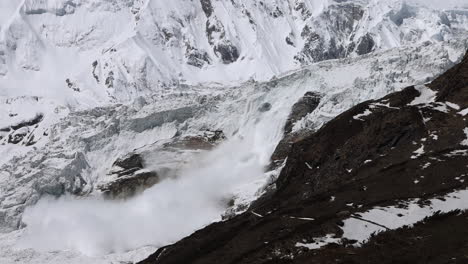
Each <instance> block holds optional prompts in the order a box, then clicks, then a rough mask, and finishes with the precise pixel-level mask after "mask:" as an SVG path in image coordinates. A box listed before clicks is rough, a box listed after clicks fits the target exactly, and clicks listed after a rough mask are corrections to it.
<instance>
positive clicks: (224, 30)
mask: <svg viewBox="0 0 468 264" xmlns="http://www.w3.org/2000/svg"><path fill="white" fill-rule="evenodd" d="M412 2H414V3H412ZM1 5H2V6H0V9H4V10H5V11H2V23H1V34H0V76H2V79H1V81H0V87H1V88H2V89H1V93H0V95H3V96H5V95H8V96H20V95H25V94H28V95H36V96H44V97H50V96H56V97H59V98H60V99H61V100H63V102H64V103H66V104H69V105H71V106H76V105H81V104H84V105H95V104H96V103H98V102H108V101H113V102H128V101H131V100H133V99H135V98H136V97H138V96H140V95H154V94H164V93H165V92H167V90H171V89H173V87H175V86H183V85H185V84H197V83H206V82H219V83H222V84H226V83H227V82H235V83H238V82H241V81H247V80H249V79H254V80H261V81H265V80H268V79H270V78H271V77H273V76H275V75H279V74H282V73H284V72H287V71H290V70H295V69H298V68H299V67H300V66H301V65H304V64H309V63H312V62H317V61H322V60H327V59H337V58H344V57H355V56H357V55H361V54H366V53H369V52H371V51H377V50H385V49H389V48H395V47H401V46H404V45H417V44H420V43H423V42H425V41H434V42H441V41H449V40H451V39H453V38H454V37H455V36H460V35H462V34H463V31H465V30H466V28H467V27H468V26H467V25H468V19H467V16H466V11H460V8H458V9H455V10H451V9H449V10H434V9H431V8H430V7H421V6H419V7H418V5H419V4H418V2H417V1H402V0H391V1H388V0H387V1H379V0H359V1H333V0H288V1H278V0H267V1H265V0H262V1H258V0H253V1H241V0H233V1H213V0H200V1H198V0H197V1H192V0H174V1H160V0H159V1H158V0H151V1H150V0H113V1H110V0H105V1H101V0H99V1H96V0H53V1H52V0H25V1H2V4H1ZM51 76H53V78H51Z"/></svg>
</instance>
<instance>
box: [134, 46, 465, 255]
mask: <svg viewBox="0 0 468 264" xmlns="http://www.w3.org/2000/svg"><path fill="white" fill-rule="evenodd" d="M383 67H384V66H383ZM428 95H429V96H428ZM466 109H468V53H467V54H466V55H465V58H464V59H463V61H462V62H461V63H460V64H458V65H456V66H455V67H453V68H452V69H450V70H448V71H447V72H445V73H444V74H442V75H441V76H440V77H438V78H437V79H435V80H434V81H433V82H431V83H427V84H426V85H417V86H409V87H407V88H405V89H403V90H402V91H399V92H396V93H392V94H389V95H387V96H385V97H383V98H381V99H376V100H369V101H366V102H364V103H361V104H358V105H356V106H355V107H352V108H351V109H349V110H348V111H345V112H344V113H342V114H340V115H338V116H337V117H336V118H334V119H333V120H331V121H330V122H328V123H327V124H325V125H324V126H323V127H322V128H320V129H319V130H317V132H316V133H313V134H311V135H309V136H306V137H305V138H303V139H302V140H299V141H298V142H296V143H295V144H293V146H292V148H291V151H290V152H289V155H288V159H287V162H286V165H285V167H284V169H283V170H282V172H281V174H280V175H279V178H278V180H277V182H276V185H277V190H276V191H275V192H274V193H273V194H269V196H268V199H262V200H260V201H259V202H257V203H254V204H253V205H252V206H251V207H250V208H249V209H248V210H247V212H245V213H243V214H240V215H238V216H236V217H234V218H232V219H230V220H227V221H224V222H220V223H215V224H212V225H210V226H208V227H206V228H204V229H202V230H200V231H197V232H195V233H194V234H192V235H191V236H189V237H187V238H185V239H183V240H181V241H179V242H177V243H175V244H173V245H170V246H167V247H164V248H161V249H159V250H158V251H157V252H156V253H154V254H153V255H152V256H150V257H149V258H148V259H146V260H145V261H142V262H140V263H145V264H146V263H159V264H164V263H182V262H184V260H187V259H190V263H194V264H195V263H204V264H208V263H218V261H219V259H221V258H222V259H223V261H224V262H225V263H364V262H369V263H376V262H382V263H400V262H401V263H445V262H450V261H453V260H461V261H462V262H464V261H465V260H466V256H465V252H466V243H467V239H466V237H465V234H466V228H465V224H466V216H467V214H468V203H467V202H468V178H467V177H468V161H467V156H468V149H467V147H466V144H465V143H464V142H465V140H466V138H467V135H466V133H465V131H466V127H467V126H468V122H467V120H466V118H465V115H466V113H467V112H466V111H465V110H466Z"/></svg>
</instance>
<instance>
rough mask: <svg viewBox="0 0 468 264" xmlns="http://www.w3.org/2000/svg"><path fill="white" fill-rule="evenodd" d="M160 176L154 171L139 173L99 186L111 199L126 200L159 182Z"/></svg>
mask: <svg viewBox="0 0 468 264" xmlns="http://www.w3.org/2000/svg"><path fill="white" fill-rule="evenodd" d="M159 180H160V179H159V176H158V174H157V173H156V172H153V171H144V170H143V171H138V172H136V173H135V174H131V175H125V176H122V177H119V178H118V179H116V180H114V181H111V182H109V183H106V184H103V185H100V186H98V189H99V190H101V191H102V192H103V194H104V195H105V196H106V197H107V198H110V199H126V198H130V197H132V196H134V195H136V194H138V193H139V192H142V191H144V190H145V189H148V188H150V187H152V186H153V185H155V184H156V183H158V182H159Z"/></svg>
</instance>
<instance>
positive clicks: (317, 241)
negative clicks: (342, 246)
mask: <svg viewBox="0 0 468 264" xmlns="http://www.w3.org/2000/svg"><path fill="white" fill-rule="evenodd" d="M334 236H335V235H334V234H328V235H326V236H325V237H321V238H314V242H312V243H299V242H298V243H296V247H304V248H307V249H310V250H313V249H319V248H321V247H323V246H325V245H328V244H331V243H339V242H340V241H341V239H340V238H334Z"/></svg>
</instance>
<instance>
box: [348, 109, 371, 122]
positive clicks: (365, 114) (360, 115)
mask: <svg viewBox="0 0 468 264" xmlns="http://www.w3.org/2000/svg"><path fill="white" fill-rule="evenodd" d="M371 114H372V111H371V110H369V109H366V110H365V111H364V113H361V114H358V115H355V116H353V119H355V120H360V121H364V120H363V119H362V117H366V116H368V115H371Z"/></svg>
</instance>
